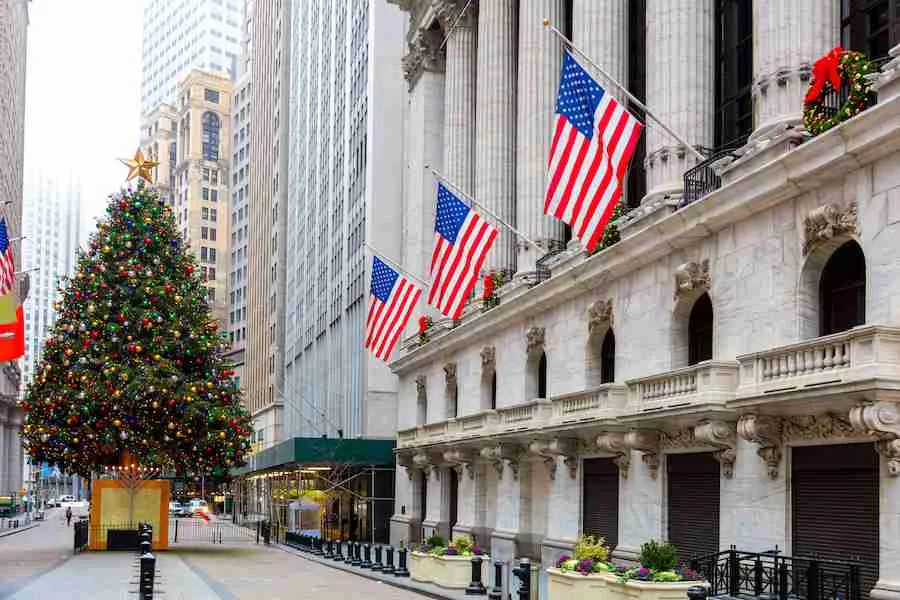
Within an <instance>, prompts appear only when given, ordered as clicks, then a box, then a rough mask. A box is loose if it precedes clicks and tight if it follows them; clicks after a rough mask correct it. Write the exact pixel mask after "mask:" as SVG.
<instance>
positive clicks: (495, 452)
mask: <svg viewBox="0 0 900 600" xmlns="http://www.w3.org/2000/svg"><path fill="white" fill-rule="evenodd" d="M481 457H482V458H484V459H485V460H486V461H488V462H489V463H491V465H493V467H494V469H495V470H496V471H497V476H498V477H500V478H501V479H502V478H503V471H504V470H505V469H504V467H509V470H510V471H512V474H513V479H518V478H519V460H520V459H521V457H522V450H521V448H519V447H518V446H516V445H513V444H497V445H495V446H488V447H486V448H482V449H481Z"/></svg>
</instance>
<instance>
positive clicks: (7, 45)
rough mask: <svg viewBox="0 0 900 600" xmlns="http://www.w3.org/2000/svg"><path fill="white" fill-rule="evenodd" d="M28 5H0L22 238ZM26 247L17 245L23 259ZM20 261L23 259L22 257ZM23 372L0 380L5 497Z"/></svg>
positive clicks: (2, 127)
mask: <svg viewBox="0 0 900 600" xmlns="http://www.w3.org/2000/svg"><path fill="white" fill-rule="evenodd" d="M27 31H28V3H27V2H26V1H25V0H11V1H6V2H2V3H0V206H2V207H3V208H2V210H0V214H2V215H3V216H5V217H6V219H7V223H8V225H9V231H10V235H11V236H13V237H14V238H15V237H18V236H19V235H20V231H21V229H20V227H21V222H22V165H23V162H24V140H25V52H26V48H27V44H26V35H27ZM21 249H22V244H21V243H19V242H13V253H14V254H15V255H16V256H17V257H20V256H21V254H20V252H21ZM17 260H19V259H18V258H17ZM20 380H21V371H20V370H19V366H18V363H17V362H9V363H5V364H4V365H3V367H2V375H0V494H4V495H5V494H6V493H8V492H10V491H15V490H18V489H19V487H20V486H21V484H22V465H23V461H22V444H21V442H20V441H19V437H18V435H19V430H20V428H21V426H22V411H21V409H19V408H18V407H17V406H16V399H17V398H18V396H19V383H20Z"/></svg>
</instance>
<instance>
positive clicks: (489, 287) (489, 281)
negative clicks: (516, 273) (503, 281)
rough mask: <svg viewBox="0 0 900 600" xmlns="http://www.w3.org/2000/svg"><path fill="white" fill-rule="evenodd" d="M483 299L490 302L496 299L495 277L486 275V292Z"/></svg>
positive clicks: (482, 295)
mask: <svg viewBox="0 0 900 600" xmlns="http://www.w3.org/2000/svg"><path fill="white" fill-rule="evenodd" d="M481 297H482V298H483V299H484V300H489V299H491V298H493V297H494V276H493V275H485V276H484V291H483V292H482V294H481Z"/></svg>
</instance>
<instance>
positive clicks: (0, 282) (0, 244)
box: [0, 217, 16, 295]
mask: <svg viewBox="0 0 900 600" xmlns="http://www.w3.org/2000/svg"><path fill="white" fill-rule="evenodd" d="M15 281H16V262H15V260H14V259H13V253H12V244H11V243H10V242H9V232H8V231H7V229H6V218H5V217H0V295H3V294H8V293H9V291H10V290H11V289H12V287H13V284H14V283H15Z"/></svg>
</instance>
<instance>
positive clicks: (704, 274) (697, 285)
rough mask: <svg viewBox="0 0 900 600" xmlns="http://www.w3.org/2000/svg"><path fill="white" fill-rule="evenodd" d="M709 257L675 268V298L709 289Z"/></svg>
mask: <svg viewBox="0 0 900 600" xmlns="http://www.w3.org/2000/svg"><path fill="white" fill-rule="evenodd" d="M709 282H710V278H709V259H706V258H705V259H703V260H702V261H700V262H696V261H691V262H686V263H684V264H683V265H679V266H678V268H677V269H675V299H676V300H679V299H681V298H684V297H686V296H690V295H693V294H694V293H696V292H698V291H705V290H708V289H709Z"/></svg>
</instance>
